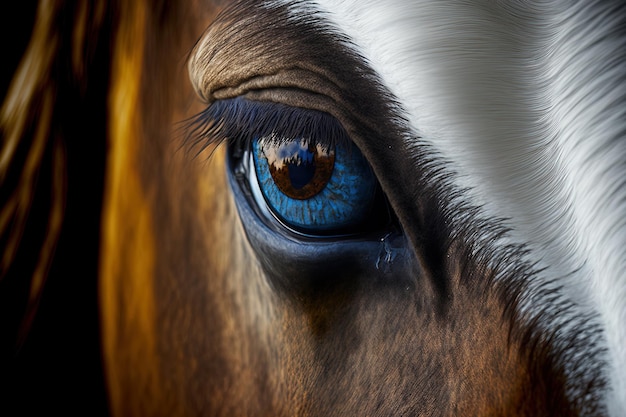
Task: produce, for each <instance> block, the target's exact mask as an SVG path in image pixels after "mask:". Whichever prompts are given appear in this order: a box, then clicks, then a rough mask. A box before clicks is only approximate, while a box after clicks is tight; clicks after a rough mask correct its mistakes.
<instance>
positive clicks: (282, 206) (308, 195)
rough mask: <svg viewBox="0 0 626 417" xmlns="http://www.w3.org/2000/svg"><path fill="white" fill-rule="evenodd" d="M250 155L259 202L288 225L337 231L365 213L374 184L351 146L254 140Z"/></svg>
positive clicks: (360, 220)
mask: <svg viewBox="0 0 626 417" xmlns="http://www.w3.org/2000/svg"><path fill="white" fill-rule="evenodd" d="M252 154H253V159H254V165H255V172H256V176H257V179H258V182H259V187H260V189H261V192H262V194H263V197H264V199H265V201H266V202H267V204H268V206H269V207H270V209H271V210H272V212H273V213H274V215H276V216H277V217H278V218H279V219H280V220H281V221H283V222H284V223H285V224H286V225H287V226H289V227H292V228H294V229H296V230H301V231H306V232H309V233H314V232H333V231H340V230H345V229H349V228H352V227H355V226H357V225H359V224H361V223H363V222H364V221H365V220H366V217H367V216H368V214H369V213H370V212H371V209H372V206H373V203H374V200H375V197H376V186H377V182H376V179H375V177H374V175H373V173H372V171H371V169H370V167H369V165H368V164H367V161H366V160H365V158H364V157H363V155H362V154H361V152H359V150H358V149H357V148H356V146H354V145H352V146H337V147H334V146H333V147H324V146H322V145H320V144H313V143H307V142H305V141H302V140H300V139H297V140H290V141H286V142H285V141H281V143H273V142H272V141H269V140H265V141H264V140H255V141H254V142H253V144H252Z"/></svg>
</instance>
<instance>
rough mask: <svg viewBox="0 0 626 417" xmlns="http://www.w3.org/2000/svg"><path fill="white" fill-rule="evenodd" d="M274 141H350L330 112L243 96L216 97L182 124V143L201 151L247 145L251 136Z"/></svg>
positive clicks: (331, 143) (330, 144) (346, 143)
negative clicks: (224, 146)
mask: <svg viewBox="0 0 626 417" xmlns="http://www.w3.org/2000/svg"><path fill="white" fill-rule="evenodd" d="M260 138H270V140H275V141H276V142H277V143H281V142H284V141H288V140H294V139H304V140H306V141H311V142H314V143H316V144H320V145H322V146H323V147H327V148H330V147H333V146H349V145H350V144H351V143H352V141H351V140H350V138H349V136H348V134H347V133H346V131H345V130H344V128H343V126H342V125H341V124H340V123H339V121H338V120H337V119H336V118H335V117H333V116H332V115H330V114H328V113H325V112H322V111H318V110H310V109H303V108H299V107H293V106H287V105H284V104H280V103H274V102H263V101H252V100H247V99H245V98H242V97H237V98H234V99H226V100H218V101H215V102H213V103H212V104H211V105H209V106H208V107H207V108H206V109H205V110H203V111H202V112H200V113H199V114H198V115H196V116H194V117H193V118H191V119H190V120H189V121H188V122H187V124H186V125H185V135H184V143H185V144H186V145H188V146H189V147H190V148H192V149H197V153H198V154H199V153H201V152H202V151H203V150H204V149H206V148H207V147H209V146H219V145H220V144H222V143H223V142H227V143H229V144H232V145H234V144H237V145H239V146H241V147H243V148H244V149H247V148H248V146H249V145H250V143H251V142H252V140H254V139H260Z"/></svg>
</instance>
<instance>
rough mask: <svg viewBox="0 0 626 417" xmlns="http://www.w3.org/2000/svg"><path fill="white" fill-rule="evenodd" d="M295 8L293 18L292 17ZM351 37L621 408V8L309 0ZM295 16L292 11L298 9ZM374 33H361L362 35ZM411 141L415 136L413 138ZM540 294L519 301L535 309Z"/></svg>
mask: <svg viewBox="0 0 626 417" xmlns="http://www.w3.org/2000/svg"><path fill="white" fill-rule="evenodd" d="M299 8H303V9H304V10H299ZM308 8H314V9H318V10H319V11H321V12H322V13H324V14H325V16H326V17H327V18H328V19H329V21H330V22H332V23H333V24H334V25H335V26H336V27H337V28H338V29H339V30H340V31H342V32H344V33H346V34H347V36H348V37H349V38H350V39H351V40H352V41H353V42H354V45H355V49H356V50H357V51H358V52H359V53H360V54H361V55H362V56H364V57H365V58H366V59H367V60H368V62H369V63H370V64H371V65H372V67H373V68H374V69H375V71H376V72H377V73H378V74H379V75H380V77H381V79H382V80H383V83H384V84H385V86H386V87H387V88H389V90H390V91H391V92H392V93H393V95H394V96H395V97H396V98H397V101H398V103H400V105H401V106H402V108H403V109H404V110H405V111H406V114H407V119H408V120H409V121H410V123H411V126H412V128H413V129H414V131H415V132H416V133H417V134H419V136H421V137H422V140H424V141H425V142H427V143H429V144H431V145H432V146H433V147H434V148H435V149H436V150H438V151H439V152H441V154H443V155H444V157H445V158H446V159H447V160H448V162H449V164H450V165H451V166H452V167H453V169H454V170H455V171H456V172H458V173H459V175H458V176H457V177H456V178H455V180H454V181H455V182H456V183H457V185H458V186H459V187H461V188H465V187H469V188H471V191H469V192H468V193H467V194H465V197H464V198H468V199H470V202H471V203H472V204H476V205H479V206H481V207H482V208H483V209H484V212H485V213H486V215H487V216H490V217H494V218H502V217H503V218H507V219H508V220H507V222H506V224H507V225H508V226H510V228H511V229H512V230H511V235H510V241H511V242H513V243H523V244H525V245H527V247H528V248H529V252H528V257H529V258H530V259H532V260H533V261H537V262H538V266H539V267H540V268H541V269H542V272H541V273H540V274H538V275H536V277H535V278H534V280H536V282H535V283H534V285H533V287H534V288H535V289H538V288H544V289H546V288H558V292H559V293H561V295H562V297H563V299H564V300H568V301H569V302H571V306H570V308H571V311H572V315H569V314H568V315H561V316H560V315H552V314H550V315H549V316H550V317H552V319H553V320H551V321H550V322H549V323H543V325H544V326H547V327H549V328H552V329H555V330H556V331H557V332H559V333H561V334H562V335H567V334H568V333H571V332H576V331H578V330H577V329H576V328H572V326H570V325H569V321H570V319H571V318H572V317H573V316H575V315H578V314H582V315H589V314H592V315H597V316H596V318H597V320H598V322H599V323H600V326H601V327H602V329H603V332H604V337H605V340H606V347H607V349H608V350H607V360H608V362H609V366H608V367H607V369H606V374H607V377H608V379H609V381H610V384H609V385H610V390H609V391H608V392H607V398H606V401H607V405H608V409H609V411H610V414H611V415H613V416H619V415H623V414H624V412H626V396H625V395H624V393H625V392H626V348H625V347H624V346H626V344H625V343H624V342H625V341H626V326H625V325H624V323H625V322H626V303H624V300H625V299H626V277H625V275H624V269H625V267H626V217H625V216H624V214H625V213H626V163H625V162H624V161H626V140H625V139H626V138H625V137H624V136H625V134H626V105H625V104H626V78H625V77H624V71H625V68H624V65H625V64H624V63H625V62H626V34H625V31H624V23H625V14H626V13H625V6H624V5H623V3H621V2H610V1H609V2H601V1H595V2H576V3H571V2H549V3H534V2H533V3H525V2H514V1H509V2H487V1H484V2H482V1H479V2H468V1H414V2H405V1H401V0H397V1H391V2H380V1H370V2H363V1H358V2H357V1H341V2H337V1H324V0H320V1H316V2H311V3H309V2H306V4H302V5H299V6H297V7H294V8H293V9H292V11H293V13H294V15H298V14H301V13H310V9H309V10H306V9H308ZM305 10H306V11H305ZM372 34H375V35H372ZM416 136H417V135H416ZM542 303H546V299H545V297H542V296H537V295H533V296H528V297H527V298H526V301H525V306H524V307H525V308H526V309H528V310H530V311H531V312H532V311H533V310H541V308H542V307H541V306H542Z"/></svg>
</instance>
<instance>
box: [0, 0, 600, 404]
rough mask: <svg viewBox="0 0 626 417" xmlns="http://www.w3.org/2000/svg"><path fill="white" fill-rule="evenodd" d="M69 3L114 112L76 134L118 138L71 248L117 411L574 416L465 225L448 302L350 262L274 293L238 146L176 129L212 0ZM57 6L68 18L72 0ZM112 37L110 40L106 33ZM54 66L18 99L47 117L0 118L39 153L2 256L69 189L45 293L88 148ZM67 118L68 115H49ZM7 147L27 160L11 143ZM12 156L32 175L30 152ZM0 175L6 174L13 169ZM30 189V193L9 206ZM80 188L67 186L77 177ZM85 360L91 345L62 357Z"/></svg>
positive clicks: (560, 383)
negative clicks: (36, 172) (245, 192)
mask: <svg viewBox="0 0 626 417" xmlns="http://www.w3.org/2000/svg"><path fill="white" fill-rule="evenodd" d="M75 7H76V10H75V11H74V12H73V13H69V15H70V16H73V17H74V19H75V20H74V21H73V22H74V25H73V27H72V30H71V32H72V36H71V37H70V38H69V39H71V40H72V41H71V48H70V49H71V51H72V52H71V53H69V54H67V57H66V58H67V59H66V61H65V62H64V64H65V65H66V66H67V68H71V69H72V71H73V74H74V77H75V78H76V85H74V84H72V88H75V89H76V91H78V92H79V93H80V94H86V95H88V94H89V91H91V89H92V88H93V89H94V90H95V91H96V93H94V95H93V96H90V97H91V98H90V99H89V100H85V102H86V103H88V104H90V105H93V106H94V107H93V109H96V110H101V111H103V112H104V115H105V116H106V120H105V123H102V124H101V125H96V126H91V127H92V128H95V129H97V130H96V132H95V133H94V136H93V137H89V136H88V135H87V133H86V132H87V130H86V129H85V130H80V131H79V133H81V134H82V135H84V137H83V138H82V139H83V140H85V141H90V140H93V141H101V142H102V143H101V145H102V148H104V145H103V144H104V143H106V154H98V155H93V157H94V158H101V159H102V161H101V163H102V171H101V174H102V176H103V180H102V183H101V184H98V183H95V190H93V191H94V192H95V193H97V194H99V195H101V205H102V209H101V210H102V211H101V217H100V212H98V215H99V217H98V218H99V219H101V220H100V221H98V222H97V223H92V225H93V224H97V226H98V230H94V229H93V228H92V229H90V230H91V232H93V235H94V236H96V237H95V239H96V240H97V242H96V243H95V244H94V242H91V243H92V244H91V245H89V246H85V247H84V248H83V249H82V250H84V252H80V251H79V252H77V253H78V254H79V255H85V254H86V253H88V254H90V256H92V257H91V258H89V259H91V260H94V261H97V266H96V262H93V268H92V269H89V270H85V272H86V273H85V274H84V275H83V276H82V278H83V279H84V280H89V281H91V282H93V285H94V286H95V285H96V281H97V285H98V287H97V288H98V302H99V325H100V326H101V327H100V331H101V335H100V338H99V339H98V340H97V342H98V343H101V346H102V367H103V374H104V375H103V379H104V381H106V384H105V385H106V395H107V399H108V404H109V405H108V407H109V410H110V412H111V414H112V415H115V416H138V415H149V416H158V415H163V416H172V415H176V416H185V415H207V416H213V415H214V416H247V415H254V416H262V415H267V416H282V415H284V416H328V415H404V416H406V415H420V416H422V415H423V416H435V415H441V416H449V415H468V416H470V415H475V416H541V415H546V416H547V415H551V416H552V415H564V416H565V415H567V416H569V415H577V414H578V412H579V411H580V410H577V409H576V405H575V404H574V405H572V404H570V403H569V402H568V400H569V399H568V398H567V396H566V393H565V376H564V373H563V369H561V367H560V364H559V362H558V360H556V359H555V357H554V355H555V354H554V352H553V348H554V346H552V345H551V341H550V340H549V339H546V340H543V339H540V338H538V337H537V336H536V335H534V334H533V333H532V331H531V330H532V329H530V330H529V328H528V325H527V323H524V322H522V321H521V320H520V321H518V320H517V318H518V317H517V316H516V314H517V313H516V305H515V302H516V299H515V296H514V294H511V293H512V292H513V291H514V290H515V288H513V287H506V286H504V285H503V284H497V283H496V281H495V280H493V274H494V273H495V272H494V271H492V270H490V269H488V268H485V267H484V265H483V264H482V263H481V262H480V261H478V260H475V259H470V258H471V257H469V255H468V253H470V251H469V250H467V249H466V248H464V247H463V243H464V242H463V241H462V240H460V241H456V242H455V244H451V245H449V246H448V247H446V248H445V251H442V252H440V253H439V255H441V256H442V259H440V262H441V270H439V271H438V274H439V275H438V276H439V277H441V276H443V277H445V279H446V280H447V281H446V282H447V286H446V289H445V294H447V295H448V298H446V299H445V300H444V304H445V306H446V308H445V309H441V308H439V307H440V305H439V304H438V302H436V301H437V300H434V299H435V298H436V297H437V295H436V294H434V293H431V292H430V291H426V292H425V291H423V290H422V289H420V288H419V286H418V285H401V286H399V285H395V284H393V283H387V282H381V281H380V280H373V279H372V280H368V279H365V277H356V276H347V277H341V279H340V280H339V281H338V282H339V283H330V284H328V285H327V287H325V288H318V289H317V290H318V291H311V292H305V293H302V294H299V297H298V298H297V299H290V298H289V297H286V296H285V295H284V294H280V293H277V292H275V291H274V290H273V289H272V287H271V286H270V285H269V284H268V282H267V279H266V277H264V275H263V271H262V270H261V268H260V266H259V264H258V262H257V261H256V259H255V256H256V255H255V253H254V250H253V249H252V248H251V247H250V245H249V244H248V242H247V240H246V238H245V234H244V231H243V227H242V225H241V224H240V221H239V217H238V215H237V211H236V208H235V203H234V201H233V198H232V196H231V193H230V191H229V187H228V185H227V183H226V175H225V172H226V167H225V166H224V159H225V158H224V149H222V148H220V149H218V150H217V151H215V153H212V152H213V149H211V148H209V149H207V150H205V153H206V154H203V155H199V156H197V157H193V156H192V154H191V153H189V152H187V149H186V148H184V147H182V143H181V140H180V139H181V135H180V132H179V131H177V130H176V129H174V128H173V127H174V126H176V123H177V122H179V121H181V120H184V119H186V118H188V117H190V116H191V115H193V114H195V113H197V112H198V111H199V110H201V109H202V107H201V105H200V104H199V103H198V102H197V101H196V100H195V98H194V92H193V89H192V86H191V84H190V82H189V80H188V76H187V73H186V67H185V65H186V58H187V54H188V53H189V52H190V51H191V48H192V46H193V45H194V42H195V41H196V40H197V39H199V38H200V36H201V34H202V32H203V31H204V29H205V28H206V27H207V26H208V25H209V23H210V22H211V21H212V20H213V19H214V17H215V15H216V12H217V10H214V9H211V8H210V7H207V5H206V4H203V3H201V2H192V3H189V4H178V3H177V2H141V1H133V2H126V1H120V2H119V4H118V3H116V2H111V3H105V2H103V3H96V5H95V6H94V8H93V10H89V11H87V10H86V7H87V6H85V5H84V3H82V2H79V3H77V4H76V5H75ZM68 8H69V7H68ZM52 9H54V8H52ZM218 9H219V7H218ZM50 13H52V14H53V15H54V14H55V13H57V14H58V15H62V14H63V12H62V11H61V10H60V7H59V8H58V9H54V10H51V11H50ZM66 13H67V12H66ZM70 22H72V20H70ZM57 25H60V23H59V22H56V21H50V22H48V23H45V22H44V23H42V22H39V23H38V24H37V26H36V28H37V30H41V31H42V34H40V35H38V34H37V33H38V32H37V31H36V33H35V35H34V38H33V41H32V43H31V45H37V42H41V41H42V39H41V37H42V36H50V35H49V33H48V32H46V31H44V30H43V29H45V28H48V30H50V31H52V32H53V33H54V32H55V30H57V29H58V27H57ZM109 31H110V33H109ZM59 36H61V35H59ZM103 36H106V38H105V39H104V42H101V43H97V42H95V41H94V39H96V38H98V37H100V38H102V37H103ZM58 42H69V41H68V39H65V38H60V39H58ZM32 48H36V49H35V50H34V52H32V54H34V56H35V57H36V58H37V59H40V60H44V61H45V60H46V59H53V58H55V57H54V56H53V57H52V58H50V57H47V56H46V55H45V54H44V53H43V50H42V47H41V46H39V47H36V46H32ZM80 51H86V52H88V54H90V56H95V57H97V56H100V55H101V54H104V53H105V51H106V54H108V53H109V51H110V61H108V62H107V63H109V64H110V66H109V67H108V68H105V69H104V72H106V75H107V76H106V77H105V78H104V79H105V80H106V81H107V84H106V85H104V86H102V85H100V86H99V87H98V88H97V87H94V86H93V85H92V82H95V81H94V80H96V81H103V78H98V76H94V74H93V73H92V72H96V70H95V69H94V67H93V66H92V64H93V62H94V61H93V60H97V58H93V59H91V58H90V59H87V58H83V59H81V58H80V53H81V52H80ZM53 52H54V51H53ZM51 53H52V52H51ZM99 54H100V55H99ZM27 56H28V55H27ZM56 59H58V57H56ZM100 63H101V61H100ZM38 65H39V66H38V71H37V72H36V74H38V75H39V77H45V76H46V74H47V71H48V70H49V69H48V68H49V66H50V65H51V64H50V63H49V62H48V61H46V62H42V63H40V64H38ZM96 73H97V72H96ZM56 76H60V75H59V74H56ZM33 79H34V80H38V79H39V78H37V77H36V76H33ZM55 81H56V80H55V79H54V78H43V79H41V81H40V83H41V87H39V88H33V89H32V90H28V94H25V96H24V97H20V98H21V99H24V100H26V104H25V106H26V107H25V110H24V116H28V117H30V119H28V120H29V121H30V122H31V123H34V124H35V128H28V127H26V125H27V124H28V123H26V122H25V121H20V120H18V119H11V120H12V121H10V122H5V121H4V119H3V135H4V138H5V139H4V141H3V148H4V149H3V152H8V151H7V149H9V148H11V146H12V145H11V140H10V139H7V138H13V137H15V138H16V139H15V141H17V142H19V145H16V146H23V147H25V148H26V149H28V151H27V152H25V155H32V154H37V156H36V157H35V156H33V158H35V159H37V160H36V161H34V162H33V163H32V164H29V163H25V164H24V165H23V166H24V169H23V171H24V172H26V174H24V175H23V176H21V177H19V178H20V180H19V181H18V182H17V183H16V184H13V188H12V189H15V190H16V193H17V194H12V193H8V195H11V197H9V198H8V199H7V200H6V201H7V203H6V205H5V206H4V208H3V210H2V218H0V220H2V223H0V226H2V232H3V244H4V245H5V247H6V249H5V252H4V258H6V259H7V260H5V261H3V262H4V264H3V268H4V269H3V271H5V270H7V268H9V267H8V266H7V265H15V263H16V262H18V261H19V259H18V256H19V253H20V251H25V250H27V249H25V248H24V247H23V246H20V245H19V238H17V237H15V235H14V234H15V233H18V234H20V233H21V231H19V230H18V231H13V232H11V231H8V232H7V231H6V230H16V229H10V228H9V227H8V226H7V224H8V220H6V219H8V218H12V219H17V221H16V223H14V227H16V228H18V229H20V228H22V229H23V228H24V227H26V226H25V225H26V224H27V222H30V221H33V220H32V218H28V219H27V217H26V214H24V213H23V212H19V210H25V208H24V207H25V206H28V205H30V204H33V202H32V201H33V200H32V199H31V197H32V193H33V192H34V191H33V190H40V188H41V187H45V186H49V187H51V188H53V189H54V190H55V192H54V193H53V195H54V196H56V197H54V198H51V200H50V202H49V203H48V208H49V210H47V209H46V210H44V212H45V213H47V214H48V216H47V217H46V218H47V219H48V222H47V223H46V224H47V226H46V227H47V229H45V230H46V231H45V232H44V233H43V234H42V233H41V232H39V234H38V235H37V236H39V240H37V242H38V245H37V246H36V247H37V248H40V249H41V253H43V255H42V256H41V257H40V263H38V264H37V265H38V266H37V267H35V268H31V269H28V268H26V267H24V266H23V265H22V268H23V269H22V270H20V271H19V272H20V279H29V277H32V278H30V281H31V283H32V286H31V287H30V288H32V290H31V294H34V293H39V292H40V291H41V288H42V286H43V280H42V278H41V277H42V276H43V275H45V274H43V275H42V273H41V271H42V269H41V268H44V270H45V269H46V265H49V264H50V263H51V262H57V263H63V264H64V265H65V264H71V262H72V259H71V258H68V257H61V258H57V259H56V260H54V261H51V260H50V259H51V257H52V254H53V253H54V252H53V250H52V249H51V246H50V245H52V243H50V242H53V241H54V242H56V241H57V240H58V239H59V237H58V236H59V233H60V232H59V230H58V229H59V227H60V226H59V215H60V214H59V211H60V207H62V206H63V204H62V203H61V202H60V201H59V200H58V198H61V199H62V200H63V201H66V200H65V196H64V192H63V191H62V188H63V185H62V184H66V183H65V182H63V181H60V180H59V176H62V174H61V173H62V172H63V171H62V168H61V167H63V166H64V165H65V162H64V161H65V159H64V158H65V156H64V155H65V153H64V151H63V150H64V149H66V151H65V152H66V153H67V154H68V155H74V156H73V157H74V158H76V157H77V156H76V155H75V154H73V153H72V150H71V148H72V147H73V146H77V145H76V141H75V138H74V137H73V136H70V134H69V133H68V135H67V136H64V133H65V132H66V131H65V130H64V129H65V128H68V126H69V124H70V122H71V121H70V120H67V119H63V118H62V117H61V116H59V115H58V113H53V112H52V110H51V107H54V106H53V105H52V104H51V101H50V100H56V102H55V105H57V106H58V105H61V104H63V102H62V101H61V99H60V97H62V96H63V95H64V94H66V93H67V91H68V90H69V89H70V87H68V86H67V85H63V84H60V85H57V84H56V83H55ZM31 82H35V81H32V80H31ZM53 87H57V88H56V90H55V91H50V89H52V88H53ZM62 87H63V88H66V89H67V90H63V89H62ZM16 88H17V87H16ZM72 91H73V90H72ZM17 96H19V94H17V93H14V94H13V95H10V96H8V97H9V99H10V98H11V97H14V98H15V97H17ZM7 100H8V99H7ZM7 100H5V103H7V102H8V101H7ZM28 100H30V101H28ZM96 102H98V103H97V104H94V103H96ZM79 104H80V103H79ZM74 105H75V106H76V107H78V105H77V104H76V103H74ZM35 112H36V114H37V115H38V116H37V117H35ZM4 114H5V110H3V115H4ZM53 115H54V116H55V117H59V119H56V121H53V122H51V121H50V120H51V118H52V116H53ZM15 117H18V116H15ZM34 119H36V121H34ZM79 122H80V121H79ZM68 129H69V130H68V131H70V132H74V131H73V130H71V128H68ZM42 132H43V133H42ZM72 134H74V133H72ZM11 135H14V136H11ZM76 136H80V135H76ZM40 142H41V144H40ZM40 146H41V147H44V149H45V151H44V152H42V151H40V148H38V147H40ZM13 147H14V148H15V146H13ZM102 148H97V149H102ZM211 153H212V156H211V157H210V158H208V156H209V154H211ZM80 157H81V158H84V157H86V155H80ZM28 158H30V156H27V157H26V159H28ZM45 158H49V160H50V161H51V165H50V166H51V169H52V172H54V173H56V174H55V176H53V180H52V181H51V182H50V184H48V183H43V184H42V183H38V184H35V183H34V182H33V180H32V175H31V176H29V175H27V173H28V170H30V169H32V166H33V165H34V166H43V165H44V162H42V161H43V160H44V159H45ZM67 158H68V159H69V158H71V156H68V157H67ZM8 160H10V161H21V160H19V158H18V157H17V156H14V155H9V157H8ZM69 163H70V162H67V164H69ZM3 167H4V166H3ZM7 170H16V171H18V172H19V171H20V168H19V164H18V162H13V163H12V164H11V165H10V167H9V168H7V169H5V171H7ZM7 172H8V171H7ZM72 172H73V173H74V174H77V172H76V171H72ZM92 174H93V177H97V175H98V172H95V173H93V172H92ZM3 175H4V177H3V180H4V183H3V187H5V186H6V184H7V180H6V178H9V176H8V175H9V174H6V173H3ZM23 178H25V179H23ZM68 181H69V180H68ZM68 184H70V185H72V183H68ZM37 187H39V188H37ZM98 187H99V188H98ZM20 192H21V193H25V194H22V195H26V197H23V198H25V199H26V200H24V202H23V203H22V204H21V205H20V204H17V203H15V204H14V203H12V201H14V200H12V199H14V198H17V197H13V195H19V193H20ZM40 192H41V191H40ZM67 192H68V196H67V201H70V199H72V198H78V193H79V192H80V188H71V187H68V191H67ZM3 195H4V194H3ZM72 201H73V200H72ZM96 201H98V200H96ZM3 202H4V201H3ZM92 208H93V206H92ZM16 210H17V211H16ZM48 212H49V213H48ZM16 213H17V214H16ZM37 213H38V214H39V215H41V213H39V212H37ZM69 224H70V225H72V223H69ZM65 227H68V224H67V223H66V224H65ZM73 227H75V226H73ZM24 230H30V229H24ZM31 233H32V232H31ZM40 235H42V236H43V237H41V236H40ZM5 236H8V237H5ZM72 236H73V235H72ZM74 237H75V236H74ZM79 237H80V236H79ZM63 242H64V243H62V244H61V245H62V247H79V246H80V245H81V240H80V239H73V240H72V239H69V238H68V240H67V241H63ZM63 245H65V246H63ZM418 249H419V248H418ZM41 265H44V266H41ZM16 268H17V267H16ZM23 271H26V272H27V273H22V272H23ZM52 271H53V272H56V273H59V272H61V273H59V274H58V275H51V277H50V279H54V278H55V277H56V279H57V280H61V279H63V278H64V275H63V274H62V273H63V272H67V270H66V269H54V268H53V269H52ZM7 276H8V277H9V278H7V277H5V279H11V276H9V275H7ZM15 279H17V278H15ZM75 296H77V297H80V296H81V294H75ZM29 297H33V296H32V295H30V296H29ZM65 297H67V295H65ZM68 298H69V297H68ZM92 301H93V302H95V300H92ZM75 314H77V315H80V314H81V312H80V311H75ZM92 324H93V323H92ZM75 331H77V332H78V330H77V329H75ZM74 337H76V336H74ZM529 340H530V342H529ZM534 343H538V344H539V345H540V346H539V347H537V346H536V344H534ZM89 346H90V347H91V348H92V349H93V348H94V346H93V344H92V345H89ZM96 349H97V348H96ZM98 355H99V351H98ZM66 357H71V354H69V353H68V354H67V356H66ZM81 358H83V357H81ZM90 358H91V357H90ZM92 359H93V358H92ZM81 366H83V364H82V363H81V362H80V361H77V362H76V363H69V364H68V367H81ZM89 369H92V368H89ZM54 370H56V368H53V369H52V371H54ZM52 371H50V372H52ZM42 372H46V371H45V370H44V371H42ZM10 375H14V374H10ZM98 377H99V376H96V378H98ZM45 380H47V381H48V380H52V379H51V378H50V377H48V378H47V379H45ZM29 388H30V386H29V385H27V386H26V388H25V390H28V389H29ZM49 388H50V389H51V390H53V391H52V392H54V393H56V394H58V395H67V393H63V394H61V393H60V392H59V391H58V390H55V389H54V387H52V386H51V387H49ZM592 388H594V387H590V390H591V389H592ZM69 395H70V396H71V394H69ZM87 399H88V400H89V399H91V398H87ZM68 402H69V400H68ZM87 414H89V412H88V411H87Z"/></svg>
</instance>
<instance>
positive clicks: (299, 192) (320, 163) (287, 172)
mask: <svg viewBox="0 0 626 417" xmlns="http://www.w3.org/2000/svg"><path fill="white" fill-rule="evenodd" d="M262 149H263V153H264V155H265V157H266V158H267V160H268V164H269V167H270V174H271V175H272V179H273V180H274V183H275V184H276V186H277V187H278V188H279V189H280V191H282V193H283V194H285V195H286V196H287V197H290V198H294V199H297V200H307V199H309V198H311V197H314V196H315V195H316V194H318V193H319V192H321V191H322V190H323V189H324V187H326V184H327V183H328V181H329V180H330V177H331V175H332V173H333V168H334V166H335V151H334V149H329V150H328V151H321V150H319V149H318V147H317V146H315V145H314V144H309V145H308V146H307V145H302V144H301V142H300V141H289V142H287V143H283V144H280V145H278V144H268V143H266V144H263V148H262ZM269 155H273V156H272V158H273V159H271V158H270V157H269Z"/></svg>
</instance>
